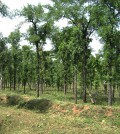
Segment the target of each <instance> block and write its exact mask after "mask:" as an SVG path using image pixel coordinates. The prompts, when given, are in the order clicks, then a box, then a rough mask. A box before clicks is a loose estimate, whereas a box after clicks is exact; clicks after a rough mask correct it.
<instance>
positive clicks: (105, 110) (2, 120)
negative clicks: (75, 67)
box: [0, 91, 120, 134]
mask: <svg viewBox="0 0 120 134" xmlns="http://www.w3.org/2000/svg"><path fill="white" fill-rule="evenodd" d="M68 100H69V101H68ZM80 133H82V134H110V133H112V134H119V133H120V108H119V107H118V106H117V105H116V106H113V107H108V106H104V105H91V104H89V103H87V104H83V103H82V101H81V100H80V101H79V104H77V105H75V104H74V103H73V102H72V101H70V96H69V95H68V96H66V101H64V97H63V94H61V93H60V94H59V95H58V94H57V93H54V94H52V95H51V94H49V93H46V94H44V95H42V97H41V98H39V99H37V98H35V97H34V96H33V95H32V94H29V95H23V94H22V93H21V92H19V94H18V93H11V92H8V91H0V134H80Z"/></svg>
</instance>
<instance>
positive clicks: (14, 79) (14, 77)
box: [13, 56, 16, 91]
mask: <svg viewBox="0 0 120 134" xmlns="http://www.w3.org/2000/svg"><path fill="white" fill-rule="evenodd" d="M13 82H14V83H13V84H14V85H13V88H14V91H15V90H16V57H15V56H14V76H13Z"/></svg>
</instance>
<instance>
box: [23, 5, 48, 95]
mask: <svg viewBox="0 0 120 134" xmlns="http://www.w3.org/2000/svg"><path fill="white" fill-rule="evenodd" d="M21 16H24V17H25V20H26V22H30V23H31V24H32V26H30V27H29V29H28V31H27V33H28V36H27V40H28V41H29V42H30V43H32V44H33V45H35V47H36V53H37V55H36V57H37V65H36V72H37V97H39V91H40V90H39V88H40V87H39V86H40V84H42V83H41V77H40V76H41V72H40V69H41V54H42V47H43V45H44V44H45V41H46V38H47V35H48V34H49V33H50V24H49V23H46V22H45V12H44V9H43V7H42V6H41V5H40V4H38V5H37V6H33V5H29V4H28V5H27V7H24V8H23V10H22V11H21Z"/></svg>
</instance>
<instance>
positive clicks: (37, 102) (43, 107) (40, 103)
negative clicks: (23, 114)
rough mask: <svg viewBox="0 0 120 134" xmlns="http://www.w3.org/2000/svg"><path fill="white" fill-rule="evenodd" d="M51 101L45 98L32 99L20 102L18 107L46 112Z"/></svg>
mask: <svg viewBox="0 0 120 134" xmlns="http://www.w3.org/2000/svg"><path fill="white" fill-rule="evenodd" d="M51 106H52V103H51V101H50V100H47V99H32V100H29V101H27V102H24V101H22V102H20V103H19V105H18V108H26V109H29V110H37V111H39V112H46V111H47V110H48V109H49V108H50V107H51Z"/></svg>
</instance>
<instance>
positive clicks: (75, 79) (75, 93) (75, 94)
mask: <svg viewBox="0 0 120 134" xmlns="http://www.w3.org/2000/svg"><path fill="white" fill-rule="evenodd" d="M74 81H75V84H74V86H75V87H74V89H75V90H74V96H75V104H77V70H75V76H74Z"/></svg>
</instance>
